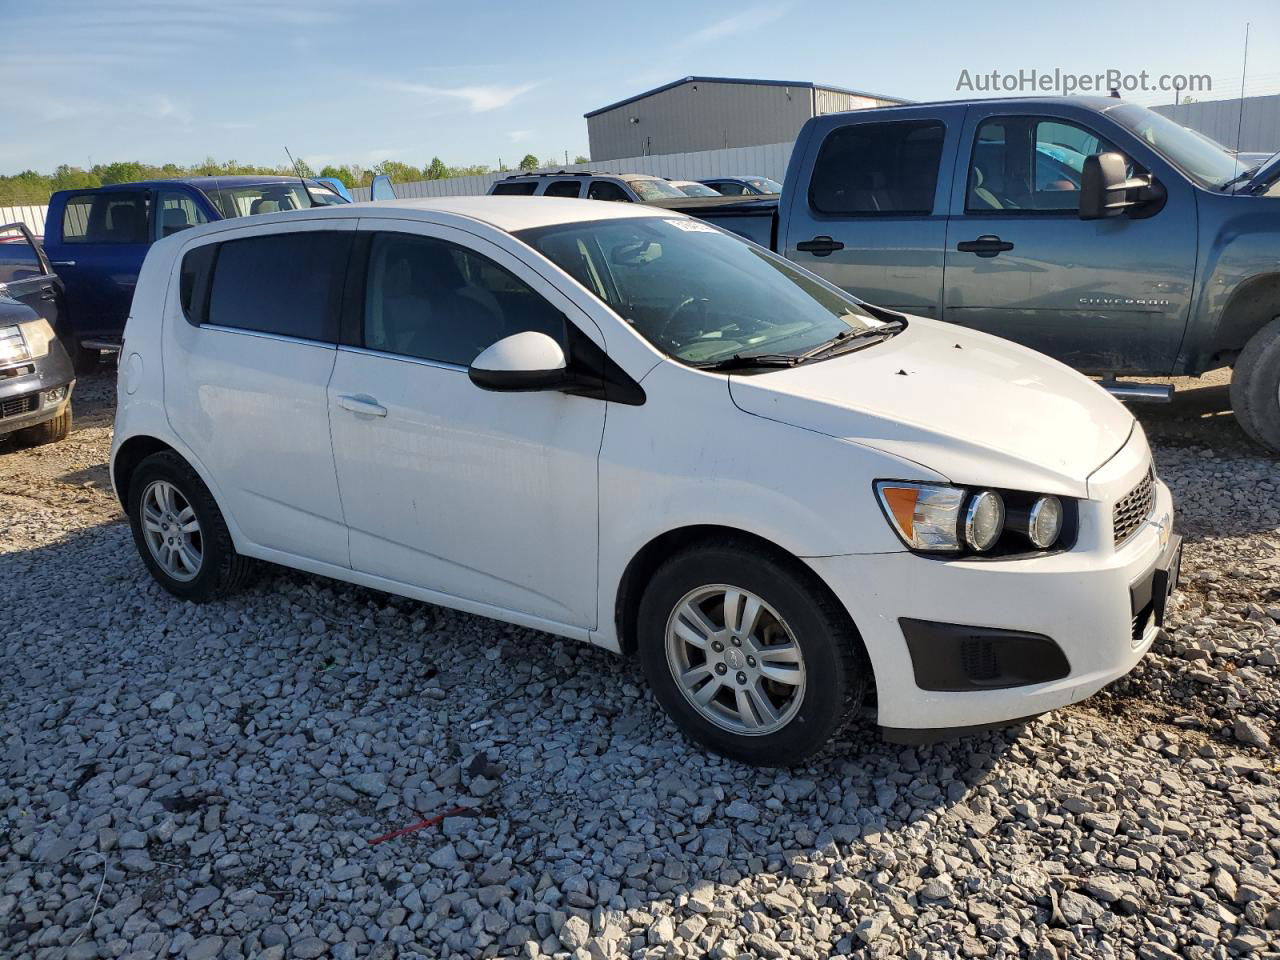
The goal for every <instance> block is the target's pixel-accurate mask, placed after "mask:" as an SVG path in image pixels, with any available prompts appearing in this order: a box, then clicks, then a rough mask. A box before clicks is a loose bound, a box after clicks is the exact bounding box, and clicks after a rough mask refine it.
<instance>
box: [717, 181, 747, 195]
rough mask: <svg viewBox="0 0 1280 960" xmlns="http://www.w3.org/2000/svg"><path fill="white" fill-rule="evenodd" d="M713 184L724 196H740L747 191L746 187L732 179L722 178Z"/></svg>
mask: <svg viewBox="0 0 1280 960" xmlns="http://www.w3.org/2000/svg"><path fill="white" fill-rule="evenodd" d="M712 186H713V187H715V188H716V189H717V190H718V191H720V195H721V196H723V197H740V196H742V195H743V194H744V193H746V192H747V188H746V187H744V186H743V185H742V184H740V183H735V182H734V181H732V180H721V181H719V182H717V183H713V184H712Z"/></svg>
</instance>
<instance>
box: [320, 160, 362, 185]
mask: <svg viewBox="0 0 1280 960" xmlns="http://www.w3.org/2000/svg"><path fill="white" fill-rule="evenodd" d="M320 176H322V177H332V178H333V179H334V180H338V181H341V183H342V185H343V186H344V187H346V188H347V189H348V190H350V189H351V188H352V187H354V186H355V185H356V184H355V180H354V178H353V177H352V176H351V171H350V170H348V169H347V168H346V167H335V166H334V165H333V164H331V163H329V164H326V165H325V166H323V167H322V168H321V169H320Z"/></svg>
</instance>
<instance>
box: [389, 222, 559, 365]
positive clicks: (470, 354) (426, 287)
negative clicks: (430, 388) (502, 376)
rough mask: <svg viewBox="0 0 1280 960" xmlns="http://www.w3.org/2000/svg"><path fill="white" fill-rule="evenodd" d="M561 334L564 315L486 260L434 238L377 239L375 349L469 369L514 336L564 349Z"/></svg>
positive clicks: (396, 235) (398, 235) (402, 235)
mask: <svg viewBox="0 0 1280 960" xmlns="http://www.w3.org/2000/svg"><path fill="white" fill-rule="evenodd" d="M564 327H565V319H564V315H563V314H561V313H560V311H558V310H557V309H556V308H555V307H553V306H552V305H551V304H549V303H548V302H547V301H546V300H545V299H543V297H542V296H541V295H539V294H538V293H536V292H534V291H533V290H532V289H530V288H529V287H528V286H527V285H526V284H525V283H524V282H523V281H521V280H520V279H518V278H517V277H515V276H513V275H512V274H511V273H510V272H508V271H507V270H505V269H503V268H502V267H500V266H498V265H497V264H496V263H494V262H493V261H492V260H489V259H488V258H487V257H482V256H480V255H479V254H477V253H475V252H473V251H471V250H468V249H466V248H464V247H460V246H458V245H457V244H453V243H449V242H447V241H444V240H436V239H433V238H431V237H420V236H414V235H412V234H406V233H379V234H377V235H376V236H375V237H374V240H373V246H372V249H371V250H370V253H369V280H368V283H367V285H366V288H365V314H364V345H365V346H366V347H367V348H369V349H370V350H382V351H386V352H387V353H398V354H403V355H405V356H409V357H418V358H421V359H424V360H436V361H439V362H441V363H456V364H458V365H460V366H467V365H469V364H470V363H471V361H472V360H474V359H475V358H476V356H477V355H478V354H479V353H480V351H482V350H484V349H485V348H486V347H488V346H490V345H491V344H493V343H496V342H497V341H499V340H501V339H502V338H503V337H507V336H510V335H511V334H513V333H522V332H523V331H526V330H536V331H539V332H542V333H546V334H549V335H551V336H553V337H555V338H556V339H557V340H560V341H561V342H563V341H564Z"/></svg>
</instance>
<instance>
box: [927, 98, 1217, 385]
mask: <svg viewBox="0 0 1280 960" xmlns="http://www.w3.org/2000/svg"><path fill="white" fill-rule="evenodd" d="M1110 125H1111V121H1109V120H1106V119H1105V118H1104V117H1102V116H1100V115H1098V114H1097V113H1095V112H1093V111H1089V110H1081V109H1075V110H1072V109H1070V108H1064V107H1059V106H1056V105H1052V104H1045V105H1044V106H1043V107H1042V108H1041V109H1039V110H1036V111H1034V112H1028V111H1027V109H1026V105H1025V104H1023V105H1021V106H1019V105H1016V104H1010V105H1008V106H994V107H991V108H982V107H970V108H969V110H968V117H967V119H966V121H965V137H964V143H965V147H964V148H963V149H962V150H961V154H960V163H961V164H962V165H963V170H964V174H963V175H962V176H957V177H956V178H955V184H954V187H953V190H952V197H951V208H952V212H951V220H950V225H949V229H948V233H947V245H946V293H945V301H944V303H945V306H944V309H943V319H945V320H948V321H950V322H952V323H959V324H963V325H965V326H968V327H973V328H975V329H978V330H983V331H986V332H987V333H993V334H996V335H997V336H1001V337H1006V338H1008V339H1010V340H1014V341H1017V342H1018V343H1022V344H1025V345H1026V346H1029V347H1033V348H1034V349H1036V350H1040V351H1042V352H1043V353H1047V354H1049V356H1051V357H1055V358H1057V359H1058V360H1061V361H1062V362H1064V363H1066V364H1069V365H1071V366H1073V367H1075V368H1076V369H1078V370H1084V371H1088V372H1095V373H1108V372H1114V373H1151V374H1154V373H1163V372H1167V371H1168V370H1170V369H1172V367H1173V363H1174V360H1175V358H1176V356H1177V352H1178V346H1179V344H1180V342H1181V340H1182V333H1183V329H1184V327H1185V326H1186V320H1187V314H1188V311H1189V309H1190V300H1191V286H1192V278H1193V275H1194V272H1195V265H1196V228H1195V198H1194V196H1193V195H1192V188H1191V186H1190V185H1189V184H1188V183H1187V182H1186V180H1185V179H1184V178H1183V177H1182V176H1181V175H1179V174H1177V173H1175V172H1174V171H1172V170H1170V169H1169V168H1168V167H1167V165H1165V164H1164V162H1163V161H1162V160H1160V159H1159V158H1158V157H1157V156H1156V155H1155V154H1154V153H1151V152H1149V151H1146V150H1144V149H1143V148H1142V147H1141V145H1139V144H1137V143H1136V142H1132V141H1131V140H1130V138H1128V137H1127V136H1125V135H1124V133H1123V131H1120V130H1118V129H1116V130H1114V131H1112V128H1111V126H1110ZM1109 131H1112V132H1113V134H1114V135H1115V136H1116V137H1117V139H1122V141H1123V142H1125V143H1128V144H1130V145H1131V148H1134V150H1135V152H1136V151H1137V150H1142V155H1141V156H1135V157H1130V158H1129V159H1130V169H1131V173H1132V174H1134V175H1136V174H1142V173H1146V172H1154V173H1155V174H1156V176H1157V178H1158V179H1159V180H1160V182H1161V183H1162V184H1163V185H1164V186H1165V188H1166V190H1167V191H1168V198H1167V200H1166V202H1165V203H1164V205H1163V206H1162V207H1160V208H1159V209H1157V210H1155V212H1154V213H1152V212H1151V211H1150V210H1148V211H1143V213H1142V214H1138V215H1127V216H1118V217H1110V218H1107V219H1105V220H1081V219H1080V216H1079V210H1080V171H1081V169H1082V167H1083V164H1084V159H1085V157H1087V156H1089V155H1090V154H1094V153H1100V152H1104V151H1110V150H1115V149H1116V147H1115V145H1114V144H1113V143H1112V142H1111V141H1110V140H1109V139H1108V137H1107V133H1108V132H1109ZM1121 152H1124V151H1121Z"/></svg>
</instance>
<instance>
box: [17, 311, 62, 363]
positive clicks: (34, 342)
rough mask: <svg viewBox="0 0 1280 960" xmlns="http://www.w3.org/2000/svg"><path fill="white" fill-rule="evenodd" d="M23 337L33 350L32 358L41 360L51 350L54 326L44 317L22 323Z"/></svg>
mask: <svg viewBox="0 0 1280 960" xmlns="http://www.w3.org/2000/svg"><path fill="white" fill-rule="evenodd" d="M18 326H19V327H20V328H21V329H22V336H23V339H25V340H26V341H27V349H28V350H30V351H31V359H32V360H39V359H40V358H41V357H43V356H45V355H46V354H48V352H49V344H50V343H52V342H53V338H54V333H53V327H51V326H49V321H48V320H46V319H45V318H44V317H40V318H38V319H36V320H29V321H27V322H26V323H20V324H18Z"/></svg>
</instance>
